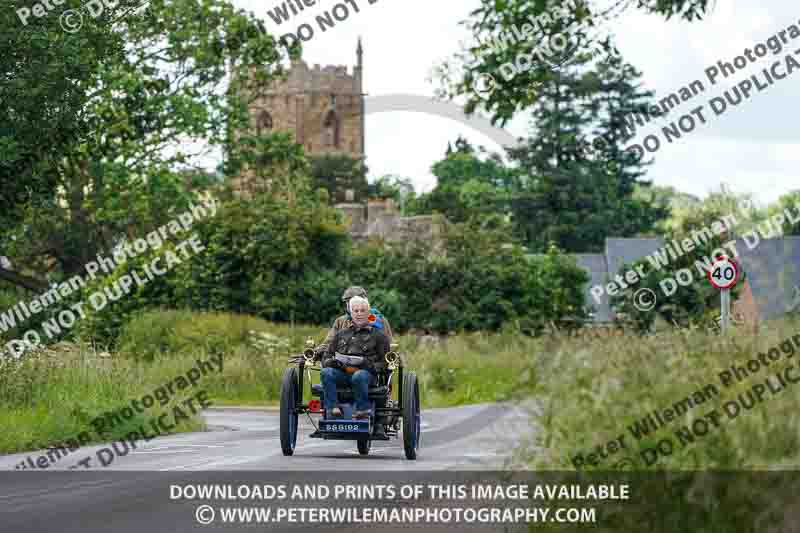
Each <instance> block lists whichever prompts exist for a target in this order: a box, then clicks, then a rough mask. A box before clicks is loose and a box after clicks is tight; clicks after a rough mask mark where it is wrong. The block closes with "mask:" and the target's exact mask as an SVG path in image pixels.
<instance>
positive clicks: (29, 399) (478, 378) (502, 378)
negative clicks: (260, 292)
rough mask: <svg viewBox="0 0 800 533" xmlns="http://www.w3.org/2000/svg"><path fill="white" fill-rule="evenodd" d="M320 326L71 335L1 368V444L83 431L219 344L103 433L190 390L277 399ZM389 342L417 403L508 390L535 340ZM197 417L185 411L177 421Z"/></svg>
mask: <svg viewBox="0 0 800 533" xmlns="http://www.w3.org/2000/svg"><path fill="white" fill-rule="evenodd" d="M326 333H327V327H326V326H313V325H289V324H273V323H269V322H266V321H264V320H261V319H258V318H255V317H252V316H248V315H236V314H230V313H198V312H190V311H152V312H149V313H144V314H142V315H140V316H138V317H136V318H134V319H133V320H132V321H131V322H129V323H128V324H127V325H126V326H125V327H124V328H123V331H122V334H121V336H120V338H119V341H118V343H117V345H118V347H119V349H118V351H116V352H114V353H111V354H107V353H106V354H99V353H98V352H97V351H95V350H93V349H92V348H91V347H90V345H89V344H88V343H78V344H76V345H72V346H71V347H69V346H68V349H63V350H57V351H56V352H55V353H52V354H51V355H47V354H42V353H40V354H37V355H28V356H25V357H24V358H23V359H22V360H21V361H19V362H12V363H7V364H6V367H5V368H4V369H3V370H2V372H0V426H2V427H7V428H12V431H6V432H2V433H0V452H6V453H8V452H17V451H22V450H29V449H37V448H43V447H46V446H49V445H52V444H54V443H56V442H60V441H62V440H64V439H67V438H73V437H75V436H76V435H77V434H78V433H80V432H83V431H87V430H89V431H90V430H91V425H90V423H91V421H92V419H94V418H95V417H97V416H99V415H100V414H101V413H103V412H105V411H110V410H116V409H121V408H123V407H127V406H129V405H130V402H131V400H134V399H139V398H141V397H142V396H143V395H145V394H147V393H150V392H152V391H153V390H154V389H155V388H157V387H159V386H162V385H164V384H165V383H167V382H169V381H173V380H175V378H176V377H177V376H180V375H185V374H186V372H188V371H189V369H190V368H192V367H193V366H196V365H197V360H198V359H200V360H208V359H209V358H211V357H216V356H217V355H219V354H222V356H223V358H224V371H223V372H222V374H221V375H220V374H217V373H216V372H215V373H211V374H209V375H206V376H204V377H203V378H202V379H201V380H200V382H199V383H198V385H197V386H196V387H192V388H190V389H186V390H185V391H183V392H185V393H186V394H181V395H180V396H179V397H177V398H175V399H174V400H173V401H172V402H171V403H170V404H169V405H166V406H164V407H163V408H162V409H163V410H157V409H156V407H153V408H151V409H148V410H147V411H146V412H144V413H141V414H139V413H137V416H136V417H134V418H132V419H130V420H128V421H126V423H125V424H122V425H120V426H118V427H115V428H114V429H113V430H112V432H111V433H109V434H108V435H106V439H105V440H111V439H112V438H122V437H124V436H125V435H126V434H128V433H129V432H130V431H135V430H136V427H137V426H138V425H140V424H144V423H145V422H147V421H148V420H150V419H152V418H153V417H154V416H157V415H159V414H161V413H162V412H167V410H169V409H170V408H171V407H172V406H173V405H176V404H177V402H179V401H180V400H182V399H184V398H186V397H188V396H189V395H191V394H194V393H195V392H197V391H198V390H205V391H206V392H207V394H208V397H209V398H210V399H211V401H212V402H213V404H214V405H217V406H221V405H244V406H264V405H267V406H270V405H272V406H274V405H277V403H278V402H279V398H280V381H281V377H282V375H283V372H284V369H285V368H286V367H287V362H286V359H287V356H288V355H290V354H292V353H299V352H301V351H302V350H303V348H304V344H305V340H306V339H307V338H308V337H309V336H311V337H312V338H313V339H314V340H315V342H320V341H321V340H322V339H323V338H324V336H325V334H326ZM395 342H398V343H400V351H401V353H402V354H403V355H404V357H405V358H406V366H407V368H408V369H409V370H413V371H415V372H416V373H417V374H418V377H419V383H420V393H421V399H422V404H423V407H434V406H453V405H461V404H465V403H476V402H491V401H496V400H501V399H507V398H511V397H512V396H513V395H514V394H515V393H516V392H518V390H519V389H520V387H522V388H524V387H530V386H532V384H533V378H532V374H531V371H530V370H529V369H526V367H527V366H529V365H528V364H527V363H526V361H525V358H526V357H531V355H530V354H532V353H533V351H532V349H531V345H532V344H533V343H535V341H532V340H530V339H526V338H523V337H522V336H520V335H516V334H514V333H513V332H508V333H501V334H494V335H487V334H480V333H477V334H466V335H457V336H451V337H450V338H448V339H447V340H446V341H442V342H439V343H436V344H434V345H429V346H420V345H419V344H418V342H417V339H416V337H414V336H399V337H396V338H395ZM526 354H527V355H526ZM102 355H107V357H103V356H102ZM312 380H313V381H314V382H315V383H318V382H319V373H317V372H312ZM306 398H307V399H308V398H309V396H308V387H306ZM202 427H203V423H202V420H201V419H200V418H199V417H193V418H192V420H191V422H190V423H187V424H184V425H183V426H181V427H179V428H177V430H178V431H181V430H197V429H202ZM92 436H93V437H97V436H96V435H94V434H92ZM96 440H98V441H99V440H100V438H99V437H97V439H96Z"/></svg>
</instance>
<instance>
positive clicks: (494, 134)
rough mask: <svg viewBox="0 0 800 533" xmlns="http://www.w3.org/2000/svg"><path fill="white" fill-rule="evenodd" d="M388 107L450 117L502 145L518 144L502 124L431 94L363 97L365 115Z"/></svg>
mask: <svg viewBox="0 0 800 533" xmlns="http://www.w3.org/2000/svg"><path fill="white" fill-rule="evenodd" d="M390 111H411V112H415V113H425V114H427V115H433V116H437V117H442V118H449V119H451V120H455V121H456V122H458V123H460V124H464V125H465V126H468V127H470V128H471V129H473V130H475V131H479V132H480V133H483V134H484V135H485V136H487V137H488V138H490V139H491V140H493V141H494V142H496V143H497V144H498V145H500V146H502V147H505V148H510V147H513V146H515V145H516V144H517V139H516V138H515V137H514V136H513V135H511V134H510V133H509V132H507V131H506V130H504V129H503V128H498V127H497V126H494V125H492V123H491V122H490V121H489V120H488V119H486V118H484V117H481V116H478V115H472V116H471V117H468V116H467V115H466V114H464V109H463V108H462V107H461V106H459V105H458V104H455V103H453V102H444V101H441V100H436V99H435V98H432V97H430V96H422V95H419V94H404V93H397V94H383V95H379V96H368V97H366V98H365V99H364V115H365V116H367V115H371V114H373V113H387V112H390Z"/></svg>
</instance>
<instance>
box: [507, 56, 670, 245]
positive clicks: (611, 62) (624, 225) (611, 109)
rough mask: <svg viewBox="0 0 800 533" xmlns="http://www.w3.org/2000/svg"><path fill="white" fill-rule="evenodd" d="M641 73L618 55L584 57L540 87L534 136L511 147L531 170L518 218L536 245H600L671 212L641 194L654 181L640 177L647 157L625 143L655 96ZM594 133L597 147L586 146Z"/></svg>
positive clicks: (516, 206) (518, 199)
mask: <svg viewBox="0 0 800 533" xmlns="http://www.w3.org/2000/svg"><path fill="white" fill-rule="evenodd" d="M581 71H582V72H581ZM639 76H640V73H639V72H637V71H636V70H635V69H634V68H633V67H632V66H630V65H627V64H625V63H624V62H623V61H622V59H621V58H620V57H619V56H609V57H606V58H603V59H602V60H600V61H598V62H596V63H594V62H592V58H591V57H584V58H582V59H581V61H580V62H575V63H573V65H571V66H570V67H569V68H565V69H562V70H561V71H559V72H556V73H553V75H552V77H551V78H550V80H549V81H548V82H546V83H544V84H543V85H542V86H541V87H540V94H539V98H538V99H537V101H536V102H535V103H532V104H531V106H530V111H531V114H532V119H531V132H532V133H531V136H530V137H529V138H527V139H526V140H525V142H524V143H522V145H521V146H519V147H517V148H512V149H510V150H509V154H510V156H511V159H512V161H513V162H515V163H516V164H517V165H518V167H519V168H520V169H521V171H522V172H523V174H524V176H523V178H522V183H524V188H523V189H522V191H521V193H520V194H518V195H515V196H514V197H513V198H512V208H511V211H512V213H513V217H514V218H513V220H514V223H515V226H516V227H517V228H518V231H519V233H520V236H521V238H522V239H523V241H524V242H526V243H527V244H528V245H529V246H530V247H531V248H532V249H533V250H536V251H543V250H545V249H547V246H548V245H549V243H551V242H552V243H555V244H556V245H557V246H558V247H559V248H561V249H563V250H565V251H567V252H579V253H585V252H597V251H601V250H602V247H603V244H604V241H605V238H606V237H607V236H620V237H629V236H634V235H638V234H641V233H644V232H649V231H651V230H652V229H653V227H654V225H655V223H656V222H657V221H658V220H660V219H662V218H664V217H666V216H667V214H668V209H667V208H666V207H664V206H657V205H654V204H653V203H651V202H649V201H647V200H644V199H637V198H636V197H634V192H635V190H636V188H637V186H638V187H646V186H648V185H649V183H648V182H645V181H642V180H640V179H639V178H640V177H641V176H642V175H643V174H644V172H643V167H644V163H642V162H641V161H638V160H636V159H635V158H632V157H630V155H629V153H628V152H625V151H623V149H622V146H621V145H622V142H624V139H623V138H621V136H620V135H619V134H618V133H617V132H619V131H620V128H621V124H622V122H623V117H624V116H625V115H626V114H627V113H628V112H630V110H631V109H637V108H641V107H643V106H646V104H647V103H648V100H647V99H648V98H649V97H650V96H652V93H651V92H643V91H640V90H638V89H637V88H636V86H635V82H636V79H637V78H638V77H639ZM590 135H595V136H596V137H594V139H593V140H592V142H591V145H593V146H594V147H595V148H596V150H594V151H590V152H587V151H586V150H585V147H586V146H587V145H589V142H588V140H587V139H589V138H590Z"/></svg>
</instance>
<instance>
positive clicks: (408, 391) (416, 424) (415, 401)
mask: <svg viewBox="0 0 800 533" xmlns="http://www.w3.org/2000/svg"><path fill="white" fill-rule="evenodd" d="M419 441H420V412H419V385H418V384H417V374H416V373H414V372H408V373H406V374H405V375H403V448H404V449H405V452H406V459H409V460H414V459H416V458H417V449H419Z"/></svg>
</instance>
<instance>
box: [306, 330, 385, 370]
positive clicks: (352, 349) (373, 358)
mask: <svg viewBox="0 0 800 533" xmlns="http://www.w3.org/2000/svg"><path fill="white" fill-rule="evenodd" d="M388 351H389V338H388V337H387V336H386V335H384V333H383V332H382V331H381V330H379V329H377V328H373V327H372V326H369V325H367V326H363V327H358V326H356V325H355V324H351V325H350V326H348V327H346V328H344V329H341V330H339V331H338V332H337V333H336V335H335V336H334V337H333V342H331V343H330V344H329V345H328V349H327V350H326V351H325V354H324V355H323V356H322V367H323V368H324V367H333V368H341V363H339V361H337V360H336V359H334V356H335V355H336V352H339V353H340V354H344V355H359V356H362V357H365V358H366V361H365V362H364V366H362V367H361V368H363V369H366V370H369V371H370V373H372V374H376V373H377V372H380V371H382V370H383V368H384V367H385V366H386V360H385V356H386V353H387V352H388Z"/></svg>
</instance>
